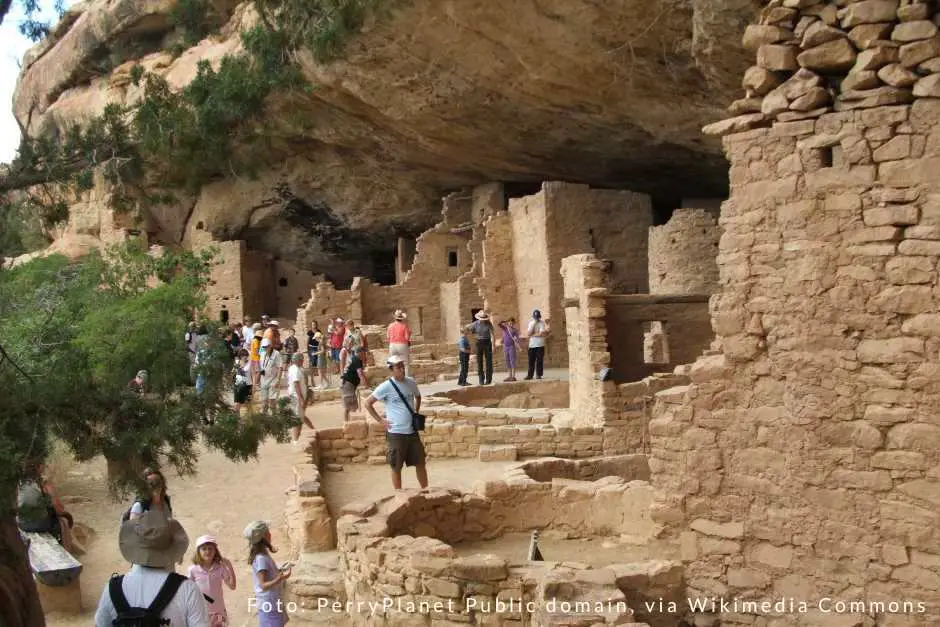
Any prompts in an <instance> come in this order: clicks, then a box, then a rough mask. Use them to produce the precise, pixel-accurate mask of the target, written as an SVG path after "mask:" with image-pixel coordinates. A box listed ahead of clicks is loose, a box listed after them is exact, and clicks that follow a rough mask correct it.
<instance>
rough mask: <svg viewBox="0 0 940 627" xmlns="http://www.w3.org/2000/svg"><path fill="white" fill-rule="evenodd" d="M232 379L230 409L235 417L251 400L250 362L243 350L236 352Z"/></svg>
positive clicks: (246, 352)
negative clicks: (231, 404) (232, 390)
mask: <svg viewBox="0 0 940 627" xmlns="http://www.w3.org/2000/svg"><path fill="white" fill-rule="evenodd" d="M232 378H233V379H234V394H233V395H234V398H233V399H232V400H233V401H234V404H233V406H232V408H233V409H234V410H235V413H236V414H237V415H241V410H242V405H244V404H245V403H247V402H248V400H249V399H250V398H251V362H250V361H249V360H248V351H246V350H245V349H244V348H243V349H241V350H239V351H238V358H237V361H236V362H235V367H234V369H233V372H232Z"/></svg>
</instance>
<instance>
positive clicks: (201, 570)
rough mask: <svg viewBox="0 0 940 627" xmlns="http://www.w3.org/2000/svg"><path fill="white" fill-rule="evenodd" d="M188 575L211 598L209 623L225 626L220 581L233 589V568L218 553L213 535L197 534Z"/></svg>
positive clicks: (226, 621) (226, 613)
mask: <svg viewBox="0 0 940 627" xmlns="http://www.w3.org/2000/svg"><path fill="white" fill-rule="evenodd" d="M188 575H189V578H190V579H192V580H193V581H195V582H196V585H198V586H199V589H200V590H202V593H203V594H204V595H206V596H207V597H209V598H211V599H212V601H211V602H209V624H210V625H212V627H226V625H228V612H226V610H225V599H223V598H222V582H223V581H224V582H225V585H227V586H228V587H229V588H230V589H231V590H234V589H235V569H234V568H232V563H231V562H230V561H228V560H227V559H225V558H224V557H222V554H221V553H219V543H218V542H217V541H216V539H215V538H214V537H212V536H199V538H197V539H196V553H195V555H193V565H192V566H190V567H189V573H188Z"/></svg>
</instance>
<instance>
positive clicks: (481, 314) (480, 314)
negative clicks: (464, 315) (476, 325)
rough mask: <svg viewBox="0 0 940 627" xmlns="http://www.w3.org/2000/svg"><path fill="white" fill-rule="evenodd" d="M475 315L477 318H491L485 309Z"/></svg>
mask: <svg viewBox="0 0 940 627" xmlns="http://www.w3.org/2000/svg"><path fill="white" fill-rule="evenodd" d="M473 317H474V318H476V319H477V320H489V319H490V314H488V313H486V312H485V311H478V312H477V314H476V315H475V316H473Z"/></svg>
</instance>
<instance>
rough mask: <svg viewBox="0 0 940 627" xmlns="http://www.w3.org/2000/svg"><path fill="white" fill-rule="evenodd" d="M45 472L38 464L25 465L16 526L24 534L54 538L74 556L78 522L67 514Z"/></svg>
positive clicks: (33, 461) (18, 497)
mask: <svg viewBox="0 0 940 627" xmlns="http://www.w3.org/2000/svg"><path fill="white" fill-rule="evenodd" d="M44 472H45V467H44V466H43V464H42V462H40V461H38V460H30V461H28V462H27V463H26V464H25V466H24V468H23V474H24V477H23V479H22V480H20V484H19V487H18V489H17V494H16V525H17V526H18V527H19V528H20V529H21V530H23V531H27V532H34V533H48V534H51V535H52V536H53V537H54V538H55V539H56V540H57V541H58V542H59V544H61V545H62V547H63V548H64V549H65V550H66V551H69V552H71V551H72V526H73V525H74V524H75V520H74V519H73V518H72V515H71V514H70V513H68V512H67V511H65V506H63V505H62V501H60V500H59V497H58V496H57V495H56V493H55V487H54V486H53V485H52V482H51V481H48V480H46V479H45V478H44V477H43V473H44Z"/></svg>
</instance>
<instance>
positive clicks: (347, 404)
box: [339, 381, 359, 411]
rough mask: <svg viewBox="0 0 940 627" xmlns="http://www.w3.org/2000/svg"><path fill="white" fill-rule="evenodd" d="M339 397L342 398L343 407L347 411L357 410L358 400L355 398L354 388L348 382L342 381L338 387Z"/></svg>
mask: <svg viewBox="0 0 940 627" xmlns="http://www.w3.org/2000/svg"><path fill="white" fill-rule="evenodd" d="M339 393H340V396H342V397H343V407H344V408H345V409H348V410H349V411H356V410H357V409H359V398H358V397H357V396H356V386H355V385H353V384H352V383H350V382H349V381H343V382H342V383H341V384H340V386H339Z"/></svg>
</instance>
